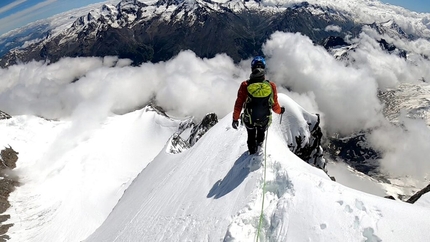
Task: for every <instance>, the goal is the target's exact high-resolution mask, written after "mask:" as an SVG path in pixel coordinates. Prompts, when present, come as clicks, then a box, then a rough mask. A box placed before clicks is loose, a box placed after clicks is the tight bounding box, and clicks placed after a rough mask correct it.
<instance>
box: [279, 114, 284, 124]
mask: <svg viewBox="0 0 430 242" xmlns="http://www.w3.org/2000/svg"><path fill="white" fill-rule="evenodd" d="M282 116H283V113H281V118H280V119H279V124H281V123H282Z"/></svg>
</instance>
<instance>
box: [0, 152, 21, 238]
mask: <svg viewBox="0 0 430 242" xmlns="http://www.w3.org/2000/svg"><path fill="white" fill-rule="evenodd" d="M0 156H1V160H0V161H1V165H0V214H2V215H0V241H7V240H8V239H9V236H7V235H6V233H7V231H8V230H9V228H10V227H12V226H13V224H10V223H5V222H7V220H8V219H9V218H10V215H7V214H3V213H4V212H5V211H6V210H7V209H8V208H9V207H10V203H9V201H8V199H9V195H10V193H11V192H12V191H14V190H15V187H16V186H18V185H19V182H18V179H17V178H16V177H15V176H12V175H11V169H14V168H15V167H16V162H17V161H18V152H16V151H15V150H13V149H12V147H10V146H9V147H8V148H5V149H4V150H2V151H1V152H0Z"/></svg>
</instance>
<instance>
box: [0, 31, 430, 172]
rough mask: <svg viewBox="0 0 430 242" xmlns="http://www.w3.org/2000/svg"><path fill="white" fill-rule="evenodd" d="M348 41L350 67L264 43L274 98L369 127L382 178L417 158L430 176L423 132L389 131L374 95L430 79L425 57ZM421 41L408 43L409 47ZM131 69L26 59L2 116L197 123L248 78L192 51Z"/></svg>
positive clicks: (288, 39) (245, 67) (364, 39)
mask: <svg viewBox="0 0 430 242" xmlns="http://www.w3.org/2000/svg"><path fill="white" fill-rule="evenodd" d="M352 41H355V44H356V45H357V48H356V50H355V51H353V52H350V58H351V59H354V61H351V62H350V63H347V65H346V64H345V63H343V62H341V61H338V60H335V59H334V58H333V57H332V56H331V55H329V54H328V53H327V51H326V50H325V49H324V48H322V47H320V46H315V45H314V44H313V43H312V41H311V40H310V39H309V38H308V37H305V36H303V35H301V34H292V33H281V32H278V33H275V34H273V35H272V36H271V38H270V39H269V40H268V41H267V42H266V44H265V45H264V46H263V51H264V53H265V56H266V60H267V64H268V74H267V77H268V78H269V79H270V80H272V81H274V82H275V83H276V84H277V85H278V88H279V92H283V93H286V94H288V95H289V96H290V97H292V98H293V99H294V100H295V101H297V102H298V103H299V104H300V105H301V106H303V107H304V108H305V109H307V110H308V111H310V112H315V113H319V114H320V115H321V117H322V123H323V127H324V131H325V132H327V133H328V134H332V133H335V132H337V133H344V134H350V133H352V132H354V131H358V130H367V129H372V130H373V133H372V138H371V141H372V143H373V144H375V146H376V147H378V148H379V149H381V150H382V151H384V160H383V161H384V165H383V167H384V169H387V171H388V172H389V171H391V172H392V173H396V172H395V170H396V169H398V170H400V171H401V169H402V166H401V165H402V164H400V162H398V161H400V160H401V158H402V157H403V158H405V157H413V158H414V159H416V160H417V162H418V163H419V164H418V165H417V167H421V168H423V169H422V170H423V171H424V170H426V169H427V170H428V167H426V166H425V156H424V154H426V152H427V150H428V149H429V148H430V147H427V144H426V142H425V140H426V138H427V132H428V130H427V129H426V127H425V125H423V124H422V123H419V122H418V121H410V120H408V119H404V120H403V122H404V124H405V127H406V128H407V129H408V132H406V131H403V130H401V129H399V128H396V127H392V126H391V125H389V124H388V121H387V120H386V118H385V117H383V115H382V108H383V106H382V104H381V102H380V101H379V99H378V97H377V93H378V90H381V89H382V90H383V89H386V88H393V87H396V86H397V85H398V84H400V83H404V82H416V80H415V79H416V78H417V77H419V76H422V75H427V77H429V80H430V76H429V74H428V73H429V71H428V70H427V69H428V68H423V67H425V66H429V64H430V63H429V60H426V59H425V58H424V57H422V56H420V55H417V56H416V57H415V60H414V61H413V62H410V61H405V60H404V59H402V58H400V57H397V56H396V55H390V54H388V53H386V52H384V51H382V50H381V48H380V46H379V44H378V43H377V42H376V41H375V40H374V39H373V38H370V36H369V35H368V34H366V33H363V34H362V35H361V36H359V37H358V38H356V39H353V40H352ZM419 42H422V43H419ZM423 43H426V42H425V41H424V40H420V41H418V40H417V41H415V42H410V43H409V45H408V43H407V42H405V43H404V44H405V46H406V47H408V48H411V49H412V48H416V46H417V45H418V46H419V45H424V44H423ZM130 64H131V61H130V60H126V59H124V60H120V59H118V58H117V57H106V58H64V59H62V60H61V61H59V62H56V63H52V64H50V65H47V64H43V63H42V62H30V63H28V64H20V65H15V66H11V67H9V68H8V69H0V79H1V80H2V82H0V104H1V106H0V109H1V110H2V111H6V112H8V113H10V114H12V115H19V114H33V115H38V116H43V117H45V118H51V119H65V118H72V119H74V120H88V119H90V118H91V119H92V120H96V121H97V120H101V119H103V118H105V117H106V116H107V115H109V114H110V113H111V112H115V113H125V112H128V111H131V110H134V109H136V108H140V107H142V106H144V105H146V104H148V103H149V102H150V101H151V100H155V101H156V102H157V104H158V105H160V106H162V107H163V108H165V109H166V110H167V111H168V113H169V114H170V115H173V116H179V117H184V116H195V117H197V118H201V117H203V116H204V115H205V114H207V113H209V112H215V113H217V114H218V116H220V117H224V116H225V115H228V114H229V113H230V112H232V111H233V105H234V101H235V99H236V95H237V90H238V88H239V84H240V82H241V81H243V80H246V79H247V78H248V76H249V72H250V60H243V61H242V62H240V63H238V64H235V63H234V62H233V60H232V59H231V58H230V57H228V56H227V55H225V54H220V55H217V56H216V57H214V58H210V59H207V58H199V57H197V56H196V55H195V54H194V53H193V52H191V51H183V52H181V53H179V54H178V55H177V56H175V57H173V58H172V59H171V60H168V61H165V62H159V63H144V64H142V65H140V66H130ZM426 70H427V71H426ZM426 73H427V74H426ZM287 88H288V90H287ZM92 123H97V122H92ZM84 125H85V124H84ZM428 136H429V137H430V135H428ZM393 140H395V141H397V140H400V143H399V142H397V143H396V142H393ZM417 140H418V141H419V145H417V144H416V142H417ZM405 147H406V148H405ZM385 161H387V163H385ZM390 162H391V163H390ZM410 172H415V173H416V174H419V173H418V172H419V171H415V170H411V171H410ZM396 174H397V173H396Z"/></svg>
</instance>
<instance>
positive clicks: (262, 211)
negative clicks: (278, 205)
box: [256, 129, 269, 242]
mask: <svg viewBox="0 0 430 242" xmlns="http://www.w3.org/2000/svg"><path fill="white" fill-rule="evenodd" d="M268 135H269V129H267V133H266V140H265V144H264V173H263V174H264V175H263V202H262V203H261V213H260V221H259V222H258V230H257V239H256V242H258V239H259V238H260V231H261V224H262V223H263V216H264V194H265V193H266V167H267V166H266V156H267V155H266V154H267V152H266V150H267V136H268Z"/></svg>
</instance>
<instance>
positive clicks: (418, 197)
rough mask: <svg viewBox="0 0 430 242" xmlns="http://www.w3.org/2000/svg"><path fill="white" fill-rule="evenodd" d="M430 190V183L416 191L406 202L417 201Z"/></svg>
mask: <svg viewBox="0 0 430 242" xmlns="http://www.w3.org/2000/svg"><path fill="white" fill-rule="evenodd" d="M428 192H430V184H429V185H428V186H426V187H425V188H423V189H422V190H421V191H419V192H417V193H415V194H414V195H413V196H412V197H410V198H409V199H408V200H407V201H406V202H408V203H415V202H416V201H418V199H420V197H421V196H422V195H424V194H426V193H428Z"/></svg>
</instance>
